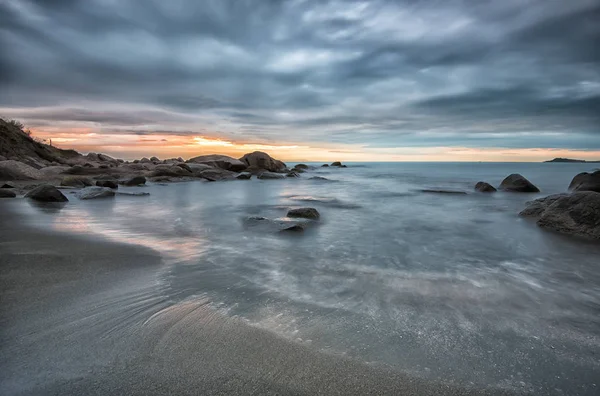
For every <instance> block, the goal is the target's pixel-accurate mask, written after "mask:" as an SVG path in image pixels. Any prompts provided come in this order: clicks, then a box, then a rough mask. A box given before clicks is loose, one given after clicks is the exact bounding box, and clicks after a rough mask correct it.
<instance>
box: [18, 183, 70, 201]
mask: <svg viewBox="0 0 600 396" xmlns="http://www.w3.org/2000/svg"><path fill="white" fill-rule="evenodd" d="M25 198H30V199H33V200H34V201H40V202H67V201H68V199H67V197H65V196H64V195H63V193H62V192H60V190H59V189H58V188H56V187H54V186H52V185H50V184H42V185H39V186H37V187H35V188H34V189H33V190H31V191H29V192H28V193H27V194H25Z"/></svg>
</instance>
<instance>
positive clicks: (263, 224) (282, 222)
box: [243, 216, 315, 233]
mask: <svg viewBox="0 0 600 396" xmlns="http://www.w3.org/2000/svg"><path fill="white" fill-rule="evenodd" d="M311 223H315V222H313V221H312V220H310V219H303V218H295V219H292V218H287V217H286V218H281V219H268V218H266V217H262V216H250V217H247V218H245V219H244V220H243V225H244V228H245V229H251V230H254V231H259V232H263V233H265V232H266V233H278V232H299V231H304V230H305V229H306V228H307V227H308V226H309V225H311Z"/></svg>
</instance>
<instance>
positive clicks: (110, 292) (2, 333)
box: [0, 203, 506, 395]
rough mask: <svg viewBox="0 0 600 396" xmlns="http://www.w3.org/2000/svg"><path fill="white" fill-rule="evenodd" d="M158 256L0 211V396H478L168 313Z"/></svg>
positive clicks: (202, 309)
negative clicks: (53, 229)
mask: <svg viewBox="0 0 600 396" xmlns="http://www.w3.org/2000/svg"><path fill="white" fill-rule="evenodd" d="M163 265H165V264H164V263H163V262H162V259H161V257H160V255H159V254H158V253H156V252H154V251H152V250H149V249H146V248H142V247H139V246H134V245H127V244H116V243H112V242H108V241H104V240H98V239H92V238H91V237H82V236H73V235H67V234H59V233H53V232H43V231H41V230H37V229H32V228H28V227H25V226H23V225H21V224H20V221H19V218H18V217H17V216H16V215H14V214H11V213H10V211H7V210H6V205H4V204H2V203H0V290H1V291H0V293H1V294H0V354H1V356H2V359H1V361H0V394H2V395H19V394H23V395H25V394H26V395H46V394H86V395H88V394H97V395H108V394H129V395H138V394H139V395H153V394H190V395H191V394H194V395H195V394H202V395H211V394H235V395H243V394H257V395H268V394H281V395H314V394H322V395H336V394H338V395H354V394H355V395H365V394H379V395H388V394H389V395H480V394H506V393H504V392H502V391H499V390H477V389H471V388H465V387H464V386H463V385H464V384H458V385H456V384H454V385H450V384H440V383H436V382H431V381H427V380H424V379H419V378H415V377H411V376H408V375H405V374H402V373H399V372H397V371H394V370H392V369H386V368H380V367H377V368H376V367H372V366H369V365H367V364H363V363H361V362H358V361H353V360H350V359H346V358H342V357H337V356H332V355H328V354H324V353H320V352H319V351H316V350H314V349H311V348H309V347H306V346H303V345H299V344H296V343H293V342H289V341H287V340H284V339H282V338H279V337H277V336H275V335H273V334H271V333H269V332H267V331H264V330H261V329H257V328H254V327H251V326H248V325H247V324H245V323H243V322H242V321H240V320H237V319H235V318H228V317H225V316H222V315H221V314H219V313H217V312H215V311H214V310H213V309H212V308H211V307H210V304H209V302H208V301H204V300H202V299H192V300H189V299H188V300H185V301H170V300H169V299H168V298H167V297H165V293H163V291H164V290H165V287H166V286H165V285H164V284H163V281H162V280H161V279H159V277H157V274H158V273H159V271H160V269H161V267H162V266H163Z"/></svg>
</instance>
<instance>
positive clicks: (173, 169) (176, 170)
mask: <svg viewBox="0 0 600 396" xmlns="http://www.w3.org/2000/svg"><path fill="white" fill-rule="evenodd" d="M191 175H192V173H191V171H188V170H187V169H184V168H181V167H179V166H176V165H157V166H156V168H155V169H154V170H153V171H152V173H151V174H150V176H171V177H178V176H191Z"/></svg>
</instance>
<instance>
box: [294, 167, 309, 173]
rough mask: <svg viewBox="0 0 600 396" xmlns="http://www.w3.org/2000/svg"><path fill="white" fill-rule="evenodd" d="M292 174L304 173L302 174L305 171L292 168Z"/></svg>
mask: <svg viewBox="0 0 600 396" xmlns="http://www.w3.org/2000/svg"><path fill="white" fill-rule="evenodd" d="M292 172H296V173H304V172H306V171H305V170H304V169H302V168H293V169H292Z"/></svg>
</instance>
